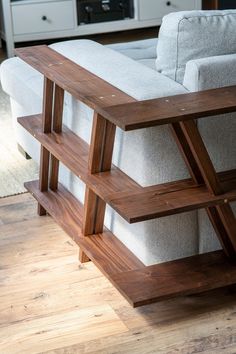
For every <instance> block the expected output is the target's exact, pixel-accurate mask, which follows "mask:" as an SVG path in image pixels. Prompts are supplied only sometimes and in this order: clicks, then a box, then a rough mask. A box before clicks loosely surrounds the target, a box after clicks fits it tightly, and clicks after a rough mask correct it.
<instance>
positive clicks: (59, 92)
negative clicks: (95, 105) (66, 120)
mask: <svg viewBox="0 0 236 354" xmlns="http://www.w3.org/2000/svg"><path fill="white" fill-rule="evenodd" d="M53 103H54V105H53V120H52V131H54V132H55V133H58V134H59V133H61V132H62V115H63V104H64V90H63V89H62V88H61V87H59V86H57V85H55V87H54V102H53ZM58 173H59V161H58V159H56V157H55V156H53V155H52V156H51V168H50V182H49V187H50V189H52V190H53V191H56V190H57V188H58Z"/></svg>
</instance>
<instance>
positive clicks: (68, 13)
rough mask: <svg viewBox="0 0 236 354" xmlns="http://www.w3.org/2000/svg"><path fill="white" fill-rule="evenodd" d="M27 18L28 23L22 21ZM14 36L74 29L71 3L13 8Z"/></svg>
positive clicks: (41, 3) (57, 2)
mask: <svg viewBox="0 0 236 354" xmlns="http://www.w3.org/2000/svg"><path fill="white" fill-rule="evenodd" d="M24 18H27V21H22V19H24ZM12 23H13V34H14V35H18V34H29V33H30V34H31V33H42V32H52V31H62V30H66V29H73V28H74V27H75V23H74V12H73V4H72V0H71V1H56V2H42V1H41V2H39V3H31V4H23V5H21V4H20V2H18V4H16V5H15V6H12Z"/></svg>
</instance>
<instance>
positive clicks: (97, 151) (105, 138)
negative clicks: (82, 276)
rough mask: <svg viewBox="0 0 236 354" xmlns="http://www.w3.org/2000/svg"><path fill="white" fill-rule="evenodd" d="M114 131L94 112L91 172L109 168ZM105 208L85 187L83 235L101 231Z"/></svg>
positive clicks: (103, 203) (110, 124) (90, 155)
mask: <svg viewBox="0 0 236 354" xmlns="http://www.w3.org/2000/svg"><path fill="white" fill-rule="evenodd" d="M115 131H116V127H115V125H114V124H112V123H110V122H108V121H107V120H106V119H104V118H103V117H102V116H100V115H99V114H96V113H95V114H94V118H93V129H92V136H91V144H90V153H89V170H90V172H91V173H98V172H104V171H109V170H110V169H111V162H112V154H113V146H114V140H115ZM105 210H106V203H105V202H104V201H103V200H102V199H101V198H99V197H98V196H97V195H96V194H95V193H94V192H93V191H92V190H91V189H89V188H88V187H86V192H85V202H84V218H83V234H84V236H88V235H92V234H95V233H100V232H103V225H104V217H105ZM82 258H83V257H81V259H82Z"/></svg>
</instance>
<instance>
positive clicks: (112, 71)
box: [50, 40, 187, 100]
mask: <svg viewBox="0 0 236 354" xmlns="http://www.w3.org/2000/svg"><path fill="white" fill-rule="evenodd" d="M50 47H51V48H52V49H54V50H56V51H57V52H59V53H61V54H62V55H64V56H66V57H67V58H69V59H70V60H72V61H74V62H75V63H77V64H79V65H80V66H82V67H83V68H85V69H87V70H88V71H89V72H91V73H93V74H95V75H96V76H98V77H100V78H102V79H103V80H105V81H107V82H108V83H110V84H111V85H113V86H115V87H116V88H118V89H120V90H121V91H123V92H124V93H126V94H127V95H129V96H131V97H133V98H134V99H136V100H145V99H150V98H155V97H164V96H171V95H177V94H181V93H185V92H187V90H186V89H185V88H184V87H183V86H182V85H180V84H178V83H177V82H175V81H173V80H171V79H169V78H168V77H166V76H164V75H162V74H160V73H158V72H157V71H155V70H152V69H150V68H148V67H146V66H144V65H142V64H140V63H138V62H137V61H135V60H133V59H130V58H128V57H126V56H125V55H123V54H121V53H119V52H117V51H115V50H112V49H110V48H108V47H106V46H103V45H101V44H99V43H96V42H93V41H90V40H73V41H67V42H61V43H56V44H53V45H51V46H50Z"/></svg>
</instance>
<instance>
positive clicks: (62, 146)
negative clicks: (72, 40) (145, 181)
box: [18, 114, 141, 201]
mask: <svg viewBox="0 0 236 354" xmlns="http://www.w3.org/2000/svg"><path fill="white" fill-rule="evenodd" d="M18 122H19V124H21V125H22V126H23V127H24V128H25V129H26V130H27V131H28V132H29V133H30V134H31V135H33V136H34V137H35V139H37V140H38V141H39V142H40V143H41V144H42V145H43V146H44V147H45V148H46V149H47V150H49V151H50V152H51V153H52V154H53V155H54V156H55V157H56V158H57V159H58V160H60V161H61V162H62V163H63V164H64V165H65V166H67V167H68V169H70V170H71V171H72V172H73V173H74V174H75V175H76V176H78V177H79V178H80V179H81V180H82V181H83V182H84V183H85V184H86V185H87V186H88V187H89V188H91V189H92V190H93V191H94V192H95V193H96V194H97V195H98V196H100V197H101V198H102V199H103V200H105V201H108V200H109V199H110V195H114V194H116V193H120V192H125V191H129V190H130V191H132V190H135V191H136V192H137V191H140V190H141V186H139V185H138V184H137V183H136V182H135V181H133V180H132V179H131V178H130V177H128V176H127V175H126V174H124V173H123V172H122V171H120V170H119V169H118V168H116V167H115V166H112V170H111V171H108V172H102V173H97V174H94V175H91V173H90V172H89V170H88V156H89V145H88V144H87V143H86V142H85V141H84V140H83V139H81V138H80V137H78V136H77V135H75V134H74V133H73V132H72V131H71V130H69V129H68V128H66V127H65V126H63V132H62V133H61V134H56V133H49V134H44V133H43V131H42V117H41V115H40V114H39V115H34V116H27V117H22V118H18Z"/></svg>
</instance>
